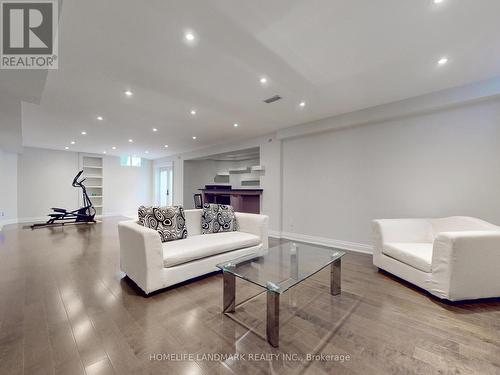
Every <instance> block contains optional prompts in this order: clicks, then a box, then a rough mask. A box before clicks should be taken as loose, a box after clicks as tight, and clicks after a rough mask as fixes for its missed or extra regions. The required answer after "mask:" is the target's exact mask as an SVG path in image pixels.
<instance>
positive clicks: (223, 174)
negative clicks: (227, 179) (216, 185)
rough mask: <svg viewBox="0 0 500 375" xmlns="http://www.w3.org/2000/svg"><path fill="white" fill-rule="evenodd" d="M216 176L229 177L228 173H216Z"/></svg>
mask: <svg viewBox="0 0 500 375" xmlns="http://www.w3.org/2000/svg"><path fill="white" fill-rule="evenodd" d="M216 176H229V172H217V174H216Z"/></svg>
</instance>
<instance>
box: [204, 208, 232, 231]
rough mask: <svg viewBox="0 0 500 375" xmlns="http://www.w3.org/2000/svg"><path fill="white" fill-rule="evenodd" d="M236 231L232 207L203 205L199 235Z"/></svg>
mask: <svg viewBox="0 0 500 375" xmlns="http://www.w3.org/2000/svg"><path fill="white" fill-rule="evenodd" d="M237 230H238V222H237V221H236V216H235V214H234V210H233V207H232V206H228V205H225V204H213V203H205V204H204V205H203V213H202V215H201V233H202V234H209V233H218V232H232V231H237Z"/></svg>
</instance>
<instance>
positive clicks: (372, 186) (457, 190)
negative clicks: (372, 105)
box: [282, 99, 500, 244]
mask: <svg viewBox="0 0 500 375" xmlns="http://www.w3.org/2000/svg"><path fill="white" fill-rule="evenodd" d="M332 121H333V120H332ZM282 158H283V159H282V162H283V183H282V186H283V212H282V215H283V231H284V232H291V233H299V234H306V235H309V236H317V237H324V238H329V239H336V240H342V241H349V242H354V243H361V244H371V232H370V221H371V220H372V219H374V218H394V217H440V216H447V215H471V216H477V217H480V218H482V219H485V220H488V221H491V222H493V223H496V224H500V199H499V194H500V100H498V99H497V100H495V101H489V102H482V103H476V104H473V105H468V106H464V107H461V108H455V109H449V110H444V111H441V112H436V113H431V114H426V115H420V116H414V117H410V118H405V119H399V120H392V121H386V122H382V123H379V124H370V125H365V126H359V127H354V128H347V129H343V130H337V131H331V132H325V133H321V134H315V135H308V136H303V137H299V138H295V139H286V140H284V141H283V156H282Z"/></svg>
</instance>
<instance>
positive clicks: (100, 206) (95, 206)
mask: <svg viewBox="0 0 500 375" xmlns="http://www.w3.org/2000/svg"><path fill="white" fill-rule="evenodd" d="M94 208H102V205H95V204H94Z"/></svg>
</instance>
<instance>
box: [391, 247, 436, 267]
mask: <svg viewBox="0 0 500 375" xmlns="http://www.w3.org/2000/svg"><path fill="white" fill-rule="evenodd" d="M382 253H384V254H385V255H387V256H390V257H391V258H394V259H396V260H399V261H400V262H403V263H405V264H407V265H409V266H411V267H413V268H416V269H418V270H420V271H424V272H431V265H432V243H430V242H389V243H386V244H384V249H383V251H382Z"/></svg>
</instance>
